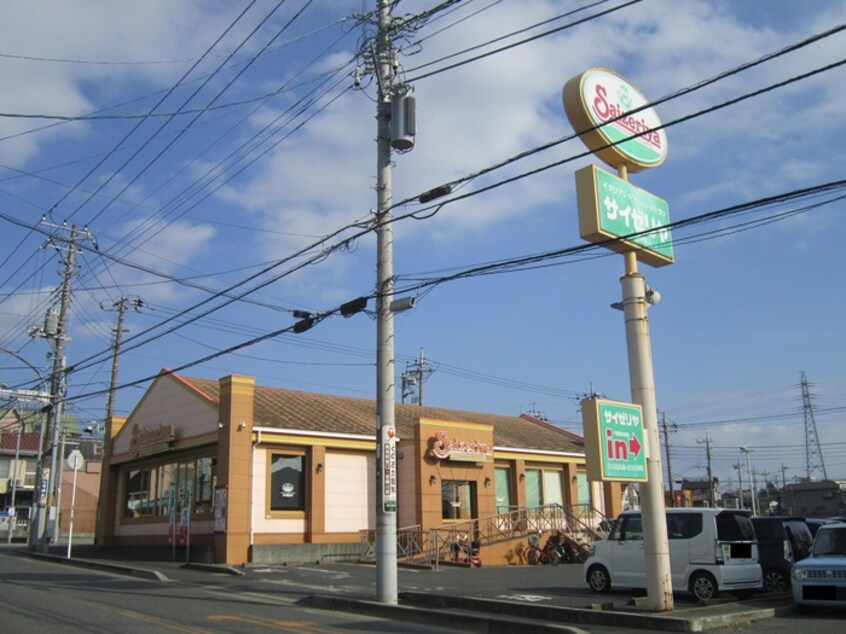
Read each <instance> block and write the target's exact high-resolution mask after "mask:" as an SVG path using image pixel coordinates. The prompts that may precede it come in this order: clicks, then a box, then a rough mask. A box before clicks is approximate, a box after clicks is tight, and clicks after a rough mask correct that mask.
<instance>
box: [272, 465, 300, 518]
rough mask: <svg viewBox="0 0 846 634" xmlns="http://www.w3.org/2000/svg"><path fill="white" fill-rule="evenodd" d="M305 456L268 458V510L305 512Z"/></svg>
mask: <svg viewBox="0 0 846 634" xmlns="http://www.w3.org/2000/svg"><path fill="white" fill-rule="evenodd" d="M305 487H306V481H305V456H304V455H291V454H273V455H272V456H271V458H270V510H271V511H305V508H306V489H305Z"/></svg>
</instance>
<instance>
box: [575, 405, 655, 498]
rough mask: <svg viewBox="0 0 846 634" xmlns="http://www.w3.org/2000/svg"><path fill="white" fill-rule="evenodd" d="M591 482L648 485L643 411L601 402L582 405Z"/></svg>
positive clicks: (638, 408)
mask: <svg viewBox="0 0 846 634" xmlns="http://www.w3.org/2000/svg"><path fill="white" fill-rule="evenodd" d="M582 421H583V423H584V431H585V462H586V469H587V474H588V479H590V480H593V481H604V480H618V481H625V482H646V479H647V477H646V451H645V447H644V442H643V410H642V409H641V407H640V405H635V404H633V403H619V402H617V401H606V400H601V399H589V400H585V401H582Z"/></svg>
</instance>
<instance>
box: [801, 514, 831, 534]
mask: <svg viewBox="0 0 846 634" xmlns="http://www.w3.org/2000/svg"><path fill="white" fill-rule="evenodd" d="M835 522H837V520H832V519H823V518H821V517H806V518H805V523H806V524H807V525H808V528H809V529H810V531H811V535H813V536H814V537H816V536H817V531H818V530H819V529H820V526H822V525H823V524H833V523H835Z"/></svg>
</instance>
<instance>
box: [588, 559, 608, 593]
mask: <svg viewBox="0 0 846 634" xmlns="http://www.w3.org/2000/svg"><path fill="white" fill-rule="evenodd" d="M587 581H588V585H589V586H590V589H591V590H593V591H594V592H608V591H609V590H610V589H611V577H609V576H608V571H607V570H606V569H605V567H604V566H599V565H594V566H591V567H590V568H589V569H588V573H587Z"/></svg>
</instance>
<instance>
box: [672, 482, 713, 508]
mask: <svg viewBox="0 0 846 634" xmlns="http://www.w3.org/2000/svg"><path fill="white" fill-rule="evenodd" d="M718 484H719V480H717V478H714V479H713V481H712V482H710V483H709V482H708V478H701V479H696V480H689V479H687V478H685V479H684V480H682V496H681V497H682V499H684V500H685V501H689V502H690V504H689V506H697V507H708V506H712V503H711V500H712V499H713V500H715V501H716V499H717V497H716V487H717V485H718ZM712 491H713V493H714V495H713V498H712ZM677 506H688V504H681V505H677Z"/></svg>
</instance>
